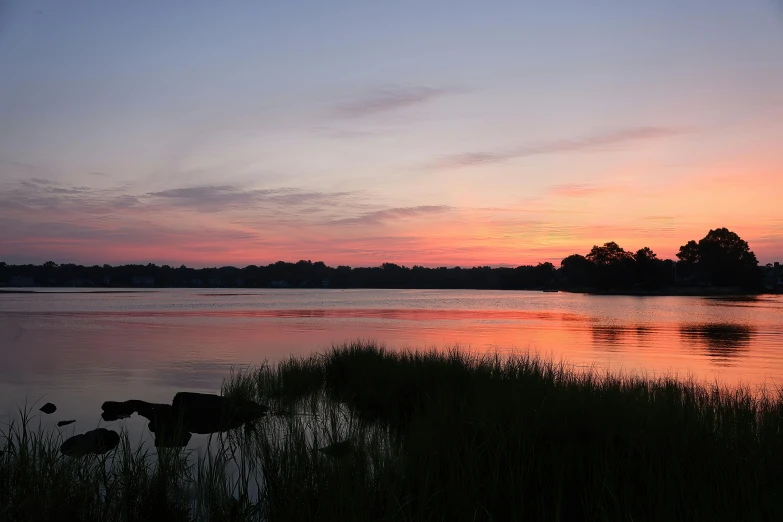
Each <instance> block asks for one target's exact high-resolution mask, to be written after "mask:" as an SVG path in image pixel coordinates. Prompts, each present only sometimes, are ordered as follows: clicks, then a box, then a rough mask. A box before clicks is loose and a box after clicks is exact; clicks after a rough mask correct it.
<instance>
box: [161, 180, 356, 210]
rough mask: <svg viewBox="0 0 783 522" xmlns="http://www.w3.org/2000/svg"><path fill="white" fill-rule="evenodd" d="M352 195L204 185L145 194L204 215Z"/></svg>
mask: <svg viewBox="0 0 783 522" xmlns="http://www.w3.org/2000/svg"><path fill="white" fill-rule="evenodd" d="M350 195H352V193H351V192H319V191H312V190H302V189H297V188H279V189H242V188H239V187H235V186H233V185H205V186H195V187H183V188H174V189H168V190H163V191H160V192H150V193H148V194H146V195H145V197H146V198H147V199H148V200H151V201H153V202H155V201H157V202H165V204H167V205H172V206H177V207H187V208H190V209H193V210H198V211H202V212H219V211H223V210H232V209H248V208H252V207H257V206H259V205H263V204H275V205H280V206H285V207H298V206H302V205H314V204H320V205H333V204H336V203H337V202H338V200H340V199H342V198H344V197H347V196H350Z"/></svg>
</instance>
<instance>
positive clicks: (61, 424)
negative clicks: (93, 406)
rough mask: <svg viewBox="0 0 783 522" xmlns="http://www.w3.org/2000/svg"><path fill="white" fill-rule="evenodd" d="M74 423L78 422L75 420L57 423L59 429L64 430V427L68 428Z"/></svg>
mask: <svg viewBox="0 0 783 522" xmlns="http://www.w3.org/2000/svg"><path fill="white" fill-rule="evenodd" d="M74 422H76V421H75V420H67V421H60V422H58V423H57V427H58V428H62V427H63V426H67V425H69V424H73V423H74Z"/></svg>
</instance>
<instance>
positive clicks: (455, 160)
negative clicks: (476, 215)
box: [425, 127, 686, 169]
mask: <svg viewBox="0 0 783 522" xmlns="http://www.w3.org/2000/svg"><path fill="white" fill-rule="evenodd" d="M684 132H686V129H682V128H678V127H633V128H628V129H621V130H618V131H612V132H604V133H599V134H594V135H591V136H585V137H583V138H579V139H570V140H554V141H549V142H542V143H537V144H530V145H523V146H521V147H517V148H516V149H512V150H509V151H505V152H502V151H501V152H488V151H484V152H465V153H460V154H452V155H448V156H443V157H442V158H440V159H438V160H436V161H434V162H432V163H429V164H428V165H425V168H428V169H447V168H461V167H472V166H476V165H488V164H495V163H504V162H506V161H508V160H510V159H513V158H525V157H529V156H538V155H543V154H558V153H569V152H582V151H592V150H598V149H601V148H604V147H610V146H615V145H620V144H623V143H629V142H636V141H645V140H653V139H661V138H667V137H670V136H676V135H679V134H683V133H684Z"/></svg>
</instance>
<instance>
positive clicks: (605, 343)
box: [590, 324, 631, 352]
mask: <svg viewBox="0 0 783 522" xmlns="http://www.w3.org/2000/svg"><path fill="white" fill-rule="evenodd" d="M630 332H631V329H630V328H628V327H625V326H618V325H614V324H610V325H607V324H593V325H591V327H590V333H591V334H592V336H593V345H594V346H595V347H596V348H598V349H600V350H604V351H607V352H615V351H619V350H621V349H622V345H624V344H626V342H627V339H626V338H627V337H628V334H629V333H630Z"/></svg>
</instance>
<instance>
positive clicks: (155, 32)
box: [0, 0, 783, 265]
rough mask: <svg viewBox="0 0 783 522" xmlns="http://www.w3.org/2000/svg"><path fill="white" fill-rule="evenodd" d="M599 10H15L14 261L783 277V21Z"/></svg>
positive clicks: (10, 100)
mask: <svg viewBox="0 0 783 522" xmlns="http://www.w3.org/2000/svg"><path fill="white" fill-rule="evenodd" d="M587 4H588V3H586V2H550V3H547V4H539V5H535V4H533V3H525V2H481V3H480V2H454V1H452V2H405V1H402V2H384V3H380V2H337V1H335V2H298V3H290V2H285V3H284V2H279V3H273V2H226V3H220V4H218V3H215V2H194V1H189V2H174V1H171V2H143V1H139V2H97V1H96V2H78V1H73V2H54V1H53V2H35V1H25V2H21V1H13V0H12V1H10V2H9V1H6V2H5V3H4V4H2V7H1V8H0V9H2V10H0V78H2V80H0V230H3V231H0V257H2V258H4V259H7V260H9V261H43V260H46V259H50V258H56V260H58V261H61V262H63V261H69V260H73V261H78V262H90V263H92V262H95V263H101V262H126V261H154V262H185V263H189V264H242V263H249V262H256V263H262V262H271V261H276V260H278V259H286V260H296V259H299V258H306V259H313V260H315V259H323V260H325V261H327V262H330V261H331V262H333V263H337V262H340V263H347V264H352V265H368V264H369V265H371V264H377V263H380V262H383V261H395V262H403V263H409V264H414V263H418V264H448V265H453V264H463V265H464V264H468V265H470V264H519V263H523V262H536V261H543V260H555V261H557V260H559V259H560V258H562V257H564V256H565V255H567V254H569V253H573V252H582V253H584V252H585V251H587V250H589V248H590V247H591V246H592V245H593V244H595V243H600V242H604V241H610V240H616V241H618V242H620V244H621V245H622V246H625V247H626V248H628V249H636V248H640V247H642V246H645V245H649V246H651V247H653V248H654V249H657V250H658V251H659V252H660V253H661V254H662V255H667V256H671V255H673V253H674V252H676V249H677V247H678V246H679V245H680V244H683V243H684V242H685V241H687V240H688V239H694V238H695V239H698V238H699V237H702V236H703V235H704V234H705V233H706V232H707V230H708V229H709V228H715V227H718V226H728V227H730V228H732V229H734V230H735V231H736V232H738V233H739V234H740V235H741V236H743V237H744V238H746V239H748V241H749V242H750V243H751V247H752V248H754V249H755V250H756V251H757V253H758V254H759V257H760V258H761V260H762V261H767V260H772V259H773V258H775V259H777V258H778V257H781V258H783V246H782V244H783V217H781V213H780V212H779V211H778V210H777V208H778V206H779V203H780V200H781V197H780V191H779V188H778V187H779V186H780V184H779V182H778V181H777V180H778V179H779V177H780V176H779V175H780V174H781V173H783V172H782V171H783V153H781V151H780V150H779V149H780V146H779V141H780V140H779V136H781V135H783V132H782V131H783V9H781V7H780V5H779V4H776V3H775V2H773V1H770V0H759V1H750V0H748V1H743V2H736V1H691V2H674V1H659V2H647V3H641V2H625V3H622V2H617V1H604V2H602V1H596V2H589V6H588V5H587ZM775 191H777V192H775ZM3 202H5V203H6V204H5V205H3Z"/></svg>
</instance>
